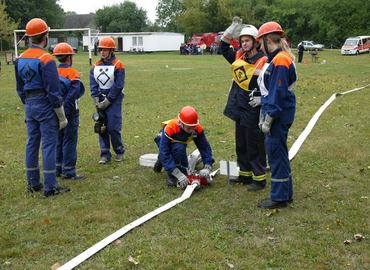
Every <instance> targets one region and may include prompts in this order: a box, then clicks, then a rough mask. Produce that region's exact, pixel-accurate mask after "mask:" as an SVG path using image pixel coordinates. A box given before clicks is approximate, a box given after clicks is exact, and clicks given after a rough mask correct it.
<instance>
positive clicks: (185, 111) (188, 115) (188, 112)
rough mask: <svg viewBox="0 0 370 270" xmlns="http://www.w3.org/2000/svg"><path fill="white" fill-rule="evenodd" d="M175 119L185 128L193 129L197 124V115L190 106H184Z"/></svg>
mask: <svg viewBox="0 0 370 270" xmlns="http://www.w3.org/2000/svg"><path fill="white" fill-rule="evenodd" d="M177 117H178V119H179V120H180V122H181V123H183V124H184V125H187V126H192V127H193V126H196V125H198V124H199V120H198V113H197V111H196V110H195V109H194V108H193V107H191V106H185V107H184V108H182V109H181V111H180V113H179V115H178V116H177Z"/></svg>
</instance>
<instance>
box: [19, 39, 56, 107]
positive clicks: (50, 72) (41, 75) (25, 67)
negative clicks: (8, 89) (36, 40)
mask: <svg viewBox="0 0 370 270" xmlns="http://www.w3.org/2000/svg"><path fill="white" fill-rule="evenodd" d="M14 67H15V77H16V82H17V93H18V95H19V97H20V99H21V101H22V103H23V104H25V99H26V92H28V91H29V92H32V91H35V90H38V91H45V95H46V96H47V98H48V100H49V102H50V103H51V105H52V106H53V108H58V107H60V106H61V105H62V99H61V97H60V92H59V79H58V71H57V67H56V64H55V61H54V59H53V57H52V56H51V55H50V54H49V53H48V52H46V51H45V50H43V49H42V48H40V47H38V46H36V45H32V46H31V47H30V48H28V49H27V50H26V51H25V52H23V53H22V54H21V55H20V56H19V57H18V58H17V59H16V61H15V66H14Z"/></svg>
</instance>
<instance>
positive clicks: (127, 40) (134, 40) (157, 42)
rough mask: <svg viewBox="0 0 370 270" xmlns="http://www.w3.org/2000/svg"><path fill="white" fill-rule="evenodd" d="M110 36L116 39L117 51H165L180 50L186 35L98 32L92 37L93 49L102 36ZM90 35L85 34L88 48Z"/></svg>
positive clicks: (85, 44) (84, 39) (91, 44)
mask: <svg viewBox="0 0 370 270" xmlns="http://www.w3.org/2000/svg"><path fill="white" fill-rule="evenodd" d="M106 36H110V37H112V38H113V39H115V41H116V46H117V48H116V49H117V51H124V52H128V51H131V52H163V51H178V50H179V49H180V45H181V44H182V43H184V40H185V37H184V35H183V34H180V33H170V32H127V33H98V34H96V35H94V34H93V35H92V37H91V39H92V40H91V42H90V46H91V50H93V49H94V43H96V42H97V40H98V39H99V38H100V37H106ZM88 44H89V37H88V36H83V46H84V48H85V49H87V46H88Z"/></svg>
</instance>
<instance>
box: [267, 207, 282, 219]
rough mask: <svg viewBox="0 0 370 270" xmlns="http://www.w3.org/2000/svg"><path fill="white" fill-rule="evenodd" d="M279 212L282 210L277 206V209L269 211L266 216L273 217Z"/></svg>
mask: <svg viewBox="0 0 370 270" xmlns="http://www.w3.org/2000/svg"><path fill="white" fill-rule="evenodd" d="M279 212H280V210H279V209H277V208H276V209H273V210H272V211H270V212H268V213H267V214H266V216H268V217H271V216H273V215H275V214H277V213H279Z"/></svg>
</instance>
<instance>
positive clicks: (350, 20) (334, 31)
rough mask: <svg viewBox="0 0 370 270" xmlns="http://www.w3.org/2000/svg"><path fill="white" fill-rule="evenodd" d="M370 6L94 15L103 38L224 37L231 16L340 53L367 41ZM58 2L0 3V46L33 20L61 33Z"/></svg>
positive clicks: (125, 5) (349, 2)
mask: <svg viewBox="0 0 370 270" xmlns="http://www.w3.org/2000/svg"><path fill="white" fill-rule="evenodd" d="M369 10H370V1H363V0H159V2H158V5H157V7H156V14H157V19H156V21H155V22H154V23H152V22H150V21H149V20H148V18H147V13H146V11H145V10H143V9H142V8H138V7H137V6H136V4H135V3H133V2H130V1H124V2H123V0H122V3H120V4H116V5H112V6H108V7H104V8H102V9H99V10H98V11H97V12H96V22H95V23H96V26H97V28H98V29H99V30H100V31H101V32H140V31H169V32H180V33H184V34H185V35H186V36H187V37H191V35H192V34H194V33H205V32H220V31H224V30H225V29H226V28H227V27H228V25H229V24H230V22H231V19H232V17H233V16H235V15H238V16H240V17H241V18H242V19H243V23H246V24H253V25H255V26H256V27H257V28H258V27H259V26H260V25H261V24H263V23H264V22H267V21H271V20H273V21H277V22H279V23H280V24H281V25H282V27H283V28H284V30H285V33H286V35H287V37H288V38H289V39H290V40H291V42H292V43H293V45H296V44H297V43H298V42H300V41H301V40H314V41H316V42H319V43H323V44H325V45H326V47H340V46H341V44H342V43H343V41H344V40H345V38H347V37H349V36H357V35H370V20H369V19H368V11H369ZM67 14H68V13H66V12H64V10H63V8H62V7H61V6H60V5H59V3H58V0H0V40H1V41H7V42H9V41H10V40H11V37H12V34H13V30H14V29H24V28H25V25H26V23H27V21H28V20H30V19H31V18H33V17H40V18H43V19H45V20H46V21H47V22H48V24H49V26H50V27H52V28H63V24H64V20H65V16H66V15H67Z"/></svg>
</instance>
